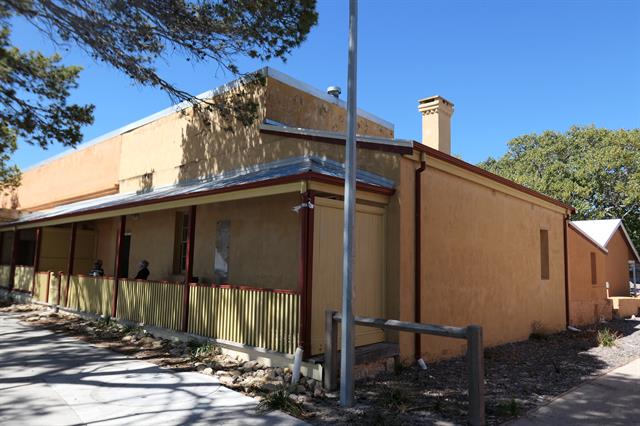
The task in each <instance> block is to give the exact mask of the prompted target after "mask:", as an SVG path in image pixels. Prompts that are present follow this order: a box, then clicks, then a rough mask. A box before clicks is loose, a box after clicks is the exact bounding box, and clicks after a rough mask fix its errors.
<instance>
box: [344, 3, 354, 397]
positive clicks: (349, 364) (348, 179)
mask: <svg viewBox="0 0 640 426" xmlns="http://www.w3.org/2000/svg"><path fill="white" fill-rule="evenodd" d="M357 52H358V0H349V76H348V82H347V143H346V145H345V171H344V173H345V176H344V234H343V238H342V241H343V255H342V351H341V353H340V404H341V405H342V406H344V407H351V406H352V405H353V365H354V359H355V356H354V342H353V305H352V300H351V299H352V296H353V269H354V268H353V267H354V263H355V262H354V260H355V255H354V251H353V247H354V243H353V240H354V238H353V237H354V233H353V229H354V225H355V219H356V215H355V213H356V170H357V165H356V130H357V127H358V122H357V120H358V116H357V108H356V87H357V85H356V79H357Z"/></svg>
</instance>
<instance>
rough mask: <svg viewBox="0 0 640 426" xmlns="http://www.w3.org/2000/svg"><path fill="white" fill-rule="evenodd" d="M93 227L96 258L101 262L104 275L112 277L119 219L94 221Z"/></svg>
mask: <svg viewBox="0 0 640 426" xmlns="http://www.w3.org/2000/svg"><path fill="white" fill-rule="evenodd" d="M93 226H94V229H95V232H96V246H97V248H96V258H97V259H100V260H102V269H104V273H105V275H108V276H114V275H115V273H114V267H115V257H116V243H117V240H118V229H119V227H120V218H119V217H114V218H109V219H102V220H96V221H94V222H93Z"/></svg>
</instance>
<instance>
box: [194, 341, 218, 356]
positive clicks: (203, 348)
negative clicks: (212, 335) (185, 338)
mask: <svg viewBox="0 0 640 426" xmlns="http://www.w3.org/2000/svg"><path fill="white" fill-rule="evenodd" d="M189 346H191V357H192V358H196V359H203V358H207V357H211V356H214V355H217V354H218V348H217V347H215V346H214V345H212V344H211V343H201V344H199V345H198V346H194V345H192V344H189Z"/></svg>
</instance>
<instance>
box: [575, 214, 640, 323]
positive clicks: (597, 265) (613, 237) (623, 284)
mask: <svg viewBox="0 0 640 426" xmlns="http://www.w3.org/2000/svg"><path fill="white" fill-rule="evenodd" d="M567 250H568V265H569V270H568V273H569V291H568V300H569V307H568V308H569V322H570V324H571V325H576V326H578V325H586V324H593V323H595V322H597V321H601V320H609V319H611V317H612V314H613V311H612V309H613V308H614V306H613V303H612V300H611V298H616V297H629V296H630V285H629V283H630V278H631V277H630V271H633V270H634V269H635V267H636V265H637V264H639V263H640V257H638V251H637V250H636V248H635V246H634V245H633V241H631V238H630V237H629V234H628V233H627V230H626V229H625V227H624V224H623V223H622V220H621V219H605V220H578V221H571V222H569V228H568V236H567Z"/></svg>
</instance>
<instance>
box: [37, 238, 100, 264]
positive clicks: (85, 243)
mask: <svg viewBox="0 0 640 426" xmlns="http://www.w3.org/2000/svg"><path fill="white" fill-rule="evenodd" d="M70 236H71V228H70V227H48V228H43V229H42V247H41V249H40V265H39V270H40V271H54V272H57V271H62V272H66V271H67V267H68V258H69V243H70ZM95 258H96V234H95V232H94V231H93V230H91V229H78V231H77V233H76V247H75V255H74V261H73V271H74V273H80V274H83V273H84V274H88V273H89V271H90V270H91V266H92V265H93V262H94V261H95Z"/></svg>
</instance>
